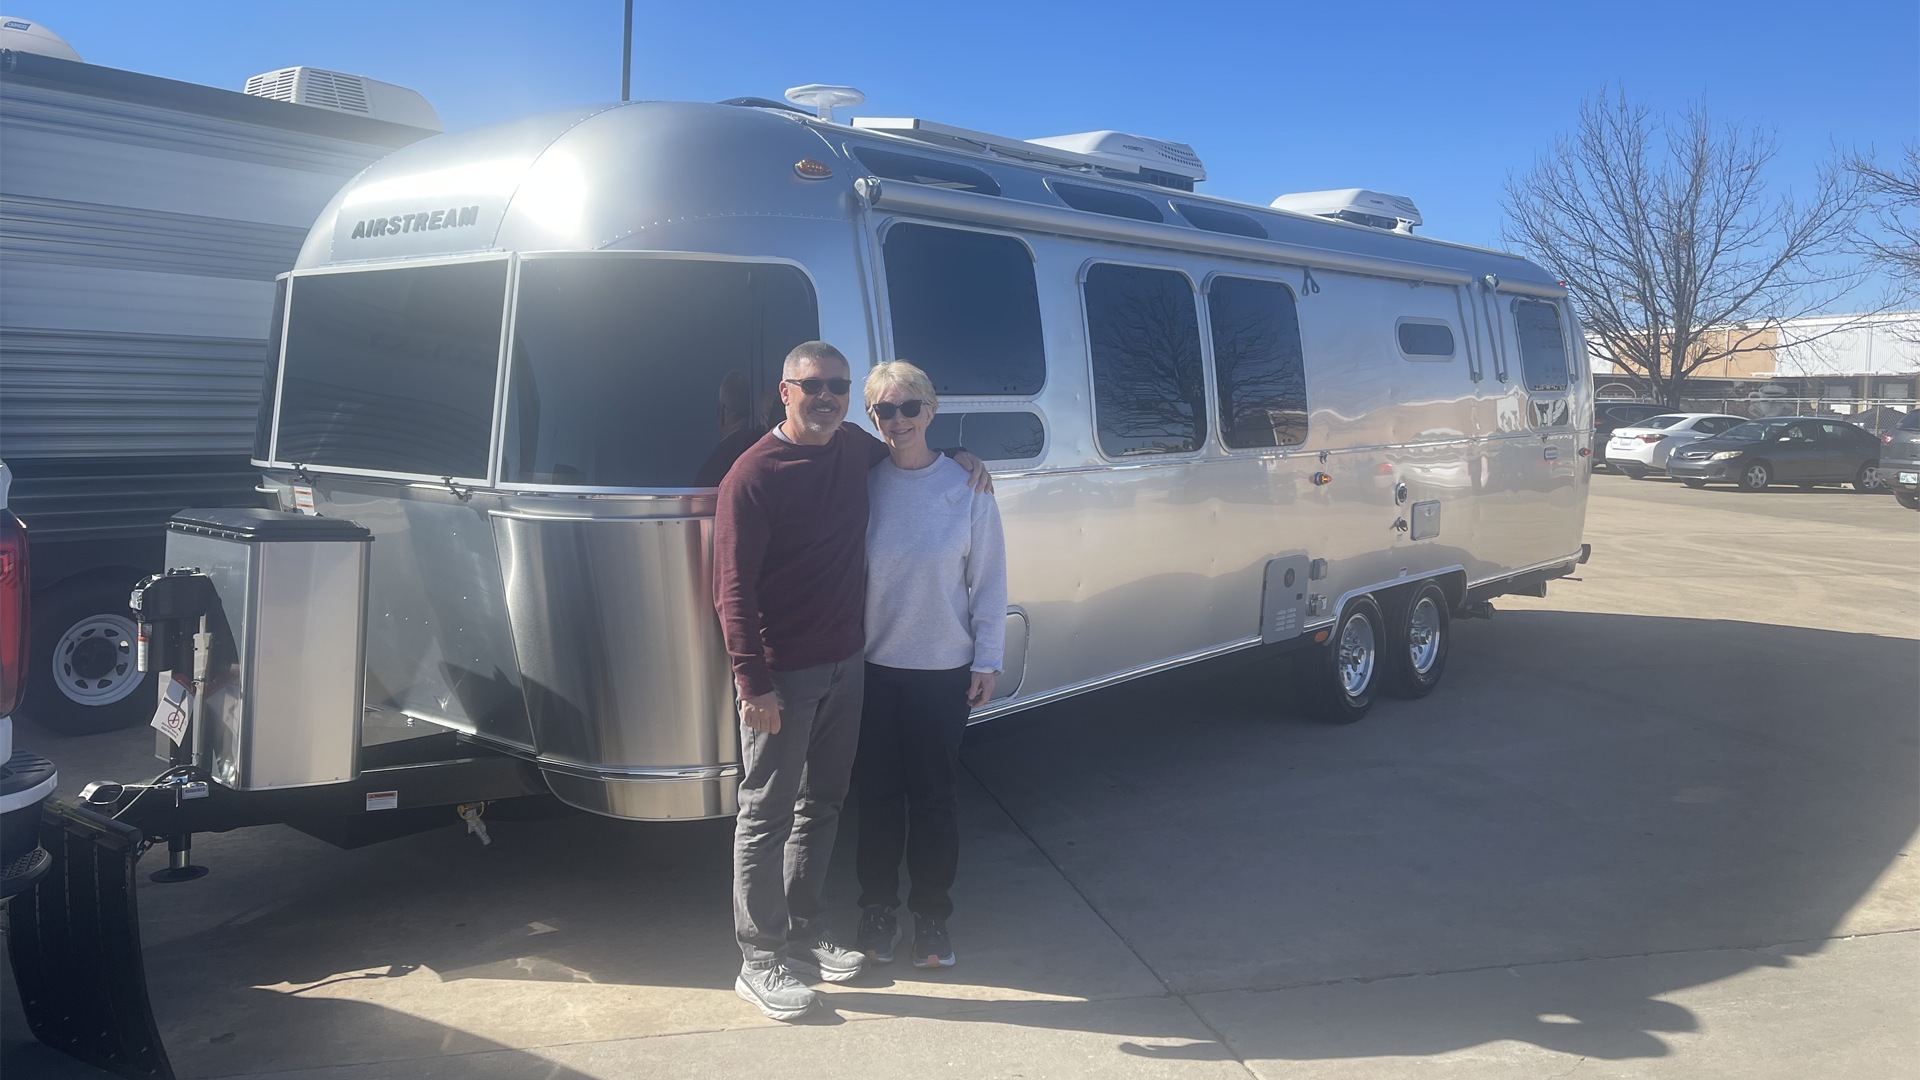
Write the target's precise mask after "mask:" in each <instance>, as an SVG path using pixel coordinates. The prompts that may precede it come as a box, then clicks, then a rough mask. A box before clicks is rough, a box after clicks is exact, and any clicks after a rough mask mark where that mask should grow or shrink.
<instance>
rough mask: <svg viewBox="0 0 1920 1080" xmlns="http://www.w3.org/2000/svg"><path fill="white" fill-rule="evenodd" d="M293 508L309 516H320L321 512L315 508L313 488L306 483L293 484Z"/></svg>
mask: <svg viewBox="0 0 1920 1080" xmlns="http://www.w3.org/2000/svg"><path fill="white" fill-rule="evenodd" d="M293 508H294V510H296V511H298V512H300V513H302V514H305V515H307V516H308V517H319V516H320V512H319V511H318V510H315V509H314V508H313V489H312V488H310V487H308V486H306V485H305V484H295V485H294V486H293Z"/></svg>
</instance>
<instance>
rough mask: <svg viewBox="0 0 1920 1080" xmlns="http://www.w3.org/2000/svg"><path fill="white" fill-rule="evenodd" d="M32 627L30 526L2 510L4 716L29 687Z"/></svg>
mask: <svg viewBox="0 0 1920 1080" xmlns="http://www.w3.org/2000/svg"><path fill="white" fill-rule="evenodd" d="M28 626H29V622H28V610H27V527H26V526H25V525H22V524H20V519H19V518H17V517H14V516H13V514H12V512H11V511H7V510H0V716H7V715H10V714H11V713H12V712H13V709H14V706H16V705H18V704H20V694H21V692H22V691H23V690H25V689H26V680H27V639H28Z"/></svg>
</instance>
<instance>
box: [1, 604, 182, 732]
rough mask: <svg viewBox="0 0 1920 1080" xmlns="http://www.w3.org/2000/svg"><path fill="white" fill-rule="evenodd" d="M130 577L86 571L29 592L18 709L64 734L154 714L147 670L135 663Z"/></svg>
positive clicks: (154, 693) (124, 723)
mask: <svg viewBox="0 0 1920 1080" xmlns="http://www.w3.org/2000/svg"><path fill="white" fill-rule="evenodd" d="M132 591H133V579H132V578H131V577H127V578H122V577H121V576H119V575H91V576H87V577H83V578H79V579H77V580H70V581H65V582H62V583H60V584H59V585H56V586H54V587H53V588H52V589H51V590H49V591H48V592H47V593H45V594H44V595H42V596H36V597H34V598H33V652H32V659H31V661H30V664H29V666H28V668H27V692H26V697H25V699H24V700H22V701H21V702H20V713H21V715H23V716H25V717H27V718H28V719H30V720H32V721H34V722H35V723H37V724H40V725H41V726H42V727H46V728H49V729H51V730H53V731H55V732H58V733H59V734H62V735H93V734H97V733H99V732H102V731H113V730H115V729H118V728H123V727H129V726H131V725H133V724H137V723H139V722H140V721H142V720H145V719H147V718H149V717H151V716H152V715H153V710H154V703H155V701H156V700H158V699H157V691H155V689H154V686H155V682H154V675H153V674H152V673H146V674H142V673H141V672H140V671H139V670H138V669H137V668H135V667H134V635H135V634H136V632H137V628H136V627H135V626H134V624H133V612H132V611H131V610H129V609H128V607H127V596H128V594H129V593H131V592H132Z"/></svg>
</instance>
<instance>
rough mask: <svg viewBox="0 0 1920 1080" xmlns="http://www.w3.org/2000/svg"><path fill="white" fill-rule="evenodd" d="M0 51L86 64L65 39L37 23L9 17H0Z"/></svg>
mask: <svg viewBox="0 0 1920 1080" xmlns="http://www.w3.org/2000/svg"><path fill="white" fill-rule="evenodd" d="M0 49H12V50H13V51H14V52H23V53H35V54H37V55H40V56H51V57H53V58H55V59H57V60H71V61H73V62H74V63H76V64H84V63H86V61H84V60H82V59H80V54H79V53H77V52H75V51H73V46H71V45H69V44H67V39H66V38H63V37H61V36H60V35H59V34H56V33H54V32H53V31H51V30H49V29H47V28H46V27H44V26H41V25H40V24H39V23H36V22H29V21H27V20H26V19H16V18H14V17H13V16H11V15H0Z"/></svg>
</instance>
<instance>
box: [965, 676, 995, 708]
mask: <svg viewBox="0 0 1920 1080" xmlns="http://www.w3.org/2000/svg"><path fill="white" fill-rule="evenodd" d="M991 697H993V672H991V671H976V672H974V673H973V682H972V683H971V684H969V685H968V686H967V706H968V707H969V708H974V709H977V708H979V707H980V706H982V705H985V704H986V703H987V700H988V699H989V698H991Z"/></svg>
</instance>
